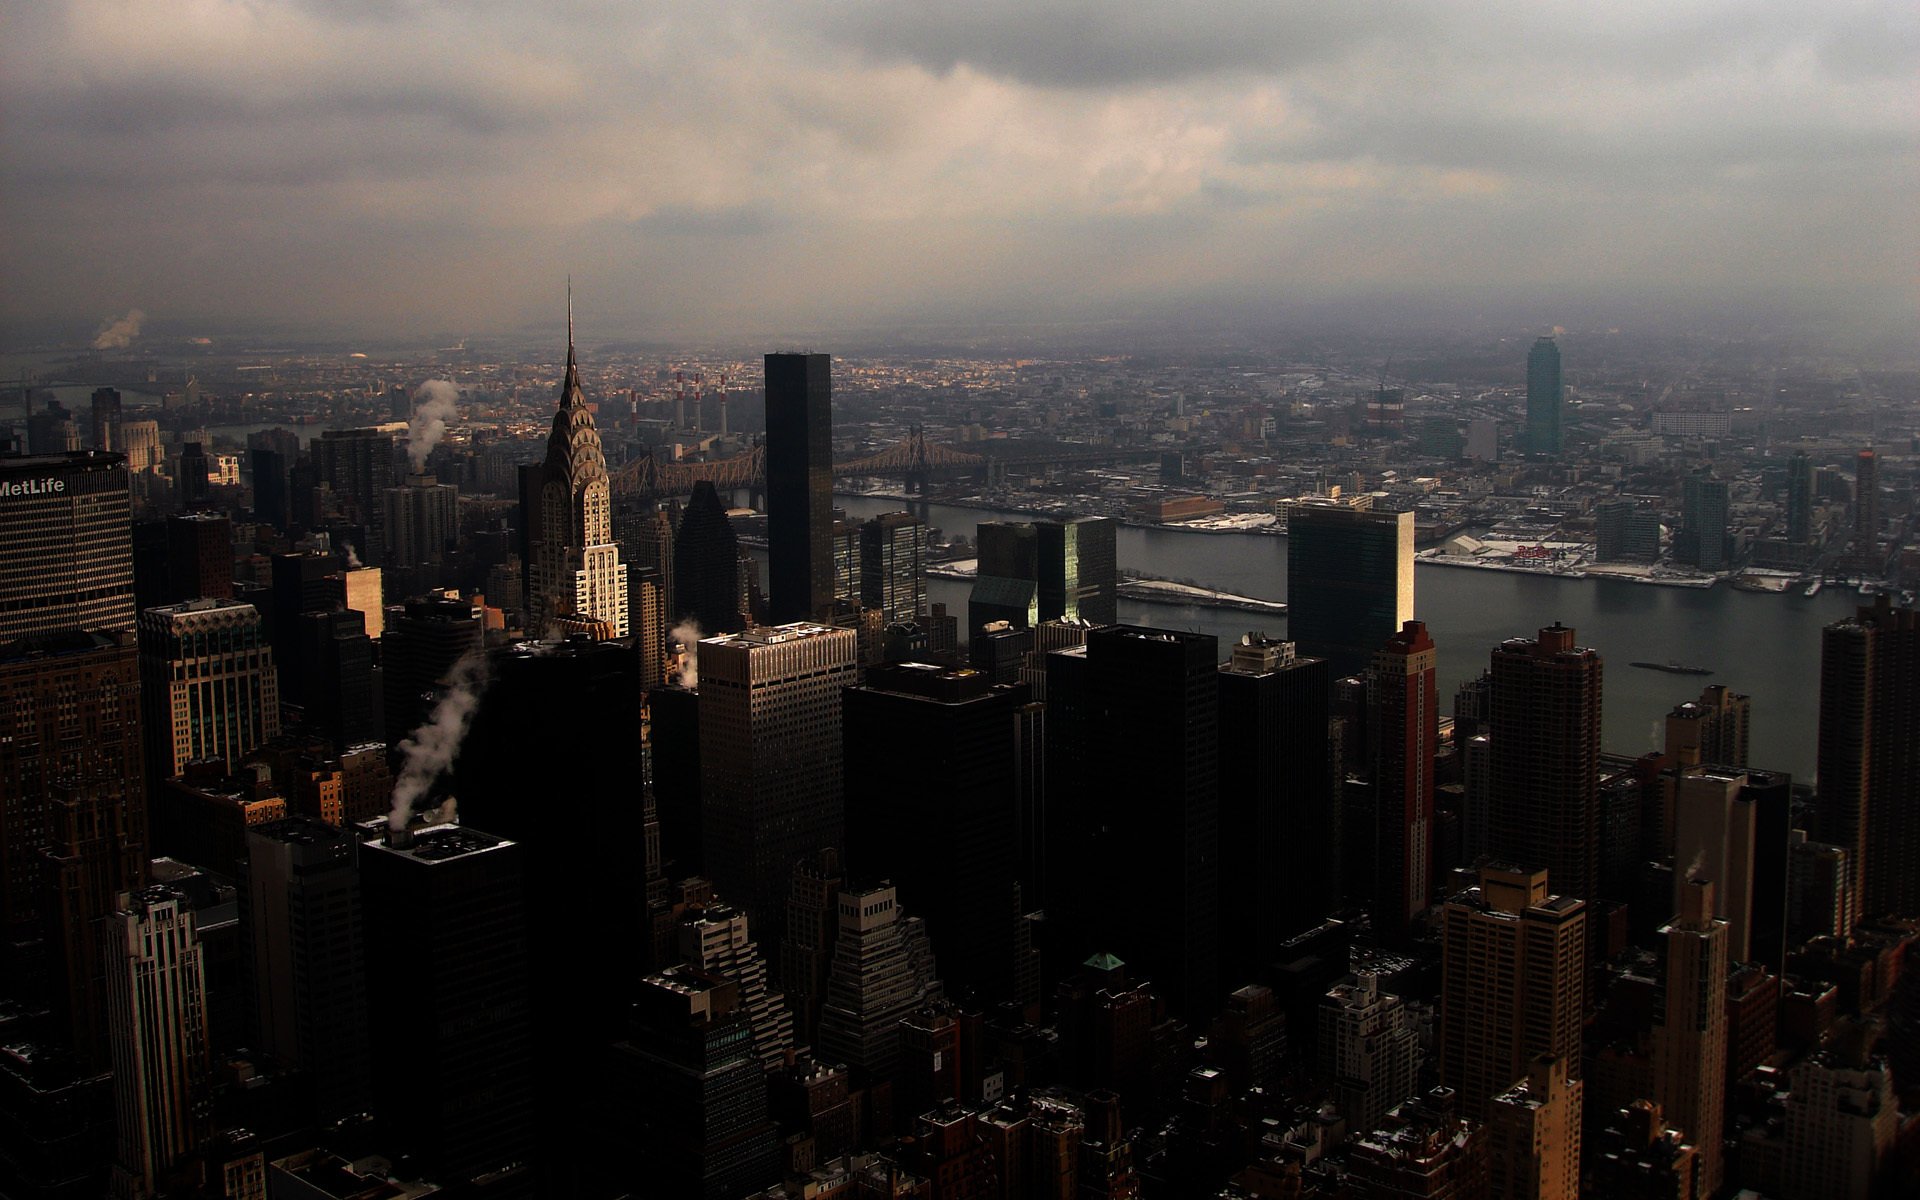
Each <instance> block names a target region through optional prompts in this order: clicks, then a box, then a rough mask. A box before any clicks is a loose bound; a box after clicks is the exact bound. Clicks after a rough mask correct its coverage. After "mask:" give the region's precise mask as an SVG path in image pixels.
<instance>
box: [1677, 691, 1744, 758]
mask: <svg viewBox="0 0 1920 1200" xmlns="http://www.w3.org/2000/svg"><path fill="white" fill-rule="evenodd" d="M1752 709H1753V701H1752V699H1751V698H1750V697H1748V696H1743V695H1740V694H1739V693H1738V692H1735V691H1733V690H1732V689H1731V688H1729V687H1727V686H1726V685H1725V684H1720V683H1714V684H1708V685H1707V687H1706V688H1705V689H1704V690H1703V691H1702V692H1701V693H1700V698H1699V699H1698V700H1690V701H1687V702H1686V703H1683V704H1680V705H1677V706H1675V708H1674V710H1673V711H1672V712H1670V713H1668V714H1667V740H1666V752H1667V754H1668V756H1669V757H1672V758H1674V759H1676V760H1678V761H1679V762H1681V763H1683V764H1686V765H1689V766H1715V767H1744V766H1746V765H1747V725H1748V723H1749V720H1750V714H1751V713H1752Z"/></svg>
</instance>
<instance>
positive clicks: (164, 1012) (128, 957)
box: [107, 885, 212, 1196]
mask: <svg viewBox="0 0 1920 1200" xmlns="http://www.w3.org/2000/svg"><path fill="white" fill-rule="evenodd" d="M107 998H108V1027H109V1029H111V1030H112V1040H113V1077H114V1078H113V1083H114V1087H113V1095H114V1106H115V1109H116V1110H117V1112H118V1118H119V1119H118V1127H119V1139H118V1144H117V1147H116V1149H115V1152H114V1163H113V1194H114V1195H116V1196H152V1195H155V1194H157V1193H158V1192H159V1190H160V1189H161V1187H162V1186H163V1185H164V1184H166V1183H167V1179H166V1176H167V1174H168V1172H170V1171H171V1170H172V1169H173V1168H174V1167H175V1166H176V1165H177V1164H179V1163H180V1161H181V1160H182V1159H184V1158H185V1157H186V1156H187V1155H189V1154H192V1153H193V1152H194V1151H195V1150H197V1149H199V1147H200V1143H201V1141H202V1139H203V1138H205V1136H206V1134H207V1132H208V1124H209V1120H208V1119H209V1117H210V1115H211V1112H212V1105H211V1100H212V1097H211V1094H210V1092H209V1081H208V1078H207V1075H208V1060H207V979H206V967H205V963H204V961H203V957H202V950H201V945H200V938H199V935H198V931H197V929H196V921H195V915H194V909H193V905H192V904H191V903H190V902H189V901H188V899H187V897H186V896H185V895H184V894H182V893H180V892H178V891H175V890H174V889H173V888H170V887H166V886H164V885H162V886H155V887H150V888H144V889H142V890H140V891H137V892H131V893H129V894H128V895H127V896H126V897H125V898H124V901H123V904H122V907H121V910H120V912H119V913H117V914H116V915H115V916H114V917H113V918H112V936H111V937H110V938H109V939H108V941H107Z"/></svg>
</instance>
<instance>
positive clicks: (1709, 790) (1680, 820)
mask: <svg viewBox="0 0 1920 1200" xmlns="http://www.w3.org/2000/svg"><path fill="white" fill-rule="evenodd" d="M1746 783H1747V777H1746V776H1745V775H1741V774H1737V773H1727V772H1719V771H1699V772H1693V773H1688V774H1685V775H1681V776H1680V777H1679V778H1678V779H1677V780H1675V781H1674V784H1675V786H1674V799H1673V805H1674V841H1673V860H1674V863H1675V864H1676V865H1677V867H1678V869H1677V870H1676V871H1675V872H1674V876H1675V878H1674V881H1673V911H1674V912H1676V913H1679V912H1684V911H1685V910H1686V906H1687V904H1688V903H1690V897H1691V896H1692V895H1693V894H1694V891H1695V890H1696V888H1697V883H1696V881H1695V880H1691V879H1689V878H1687V872H1688V871H1689V870H1692V869H1697V870H1698V872H1699V878H1700V879H1704V880H1708V881H1710V882H1711V883H1712V884H1713V891H1712V898H1713V902H1714V907H1713V908H1712V909H1710V910H1709V915H1711V916H1715V917H1719V918H1720V919H1721V920H1722V921H1723V922H1724V923H1725V925H1726V930H1725V933H1726V936H1725V939H1724V940H1725V942H1726V951H1727V954H1728V955H1729V957H1730V960H1731V961H1733V962H1749V961H1751V960H1752V959H1751V949H1752V944H1753V943H1752V935H1753V930H1754V922H1755V907H1754V896H1755V887H1756V880H1755V876H1756V869H1757V863H1756V861H1755V860H1756V852H1757V850H1758V846H1759V842H1760V839H1761V828H1760V806H1759V805H1758V804H1757V803H1756V802H1755V798H1754V797H1751V796H1747V795H1745V794H1744V793H1745V791H1746ZM1782 840H1783V841H1784V834H1783V836H1782ZM1779 868H1780V870H1781V872H1782V874H1783V875H1784V872H1785V868H1786V863H1785V860H1784V857H1783V858H1782V859H1781V861H1780V863H1779ZM1666 1108H1667V1116H1668V1117H1669V1118H1670V1119H1672V1120H1673V1121H1674V1122H1675V1123H1676V1124H1678V1125H1679V1126H1680V1127H1681V1128H1682V1129H1687V1130H1688V1132H1689V1133H1691V1132H1692V1130H1691V1129H1690V1128H1689V1127H1688V1126H1687V1124H1686V1123H1685V1122H1684V1121H1682V1120H1680V1118H1679V1116H1678V1115H1677V1113H1676V1110H1675V1109H1674V1107H1673V1105H1671V1104H1668V1105H1666Z"/></svg>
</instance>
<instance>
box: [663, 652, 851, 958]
mask: <svg viewBox="0 0 1920 1200" xmlns="http://www.w3.org/2000/svg"><path fill="white" fill-rule="evenodd" d="M857 643H858V637H857V635H856V634H855V633H854V631H853V630H851V629H829V628H827V627H825V626H821V625H813V624H808V623H806V622H796V623H793V624H788V625H780V626H775V627H771V628H769V627H764V626H757V627H755V628H752V629H748V630H746V631H745V632H743V633H736V634H725V635H722V636H720V637H713V638H708V639H706V640H705V641H703V642H701V643H700V762H701V775H702V779H701V804H702V806H703V812H702V828H701V841H702V844H703V851H704V857H705V860H706V868H707V873H708V874H709V875H710V876H711V877H712V879H713V882H714V886H715V888H716V889H718V891H719V892H720V894H721V895H723V896H726V897H727V898H728V899H729V900H730V901H732V902H733V903H736V904H738V905H739V906H740V907H742V908H744V909H745V910H746V911H747V915H748V916H749V917H750V918H751V919H752V920H753V923H754V925H755V926H757V927H759V928H763V929H784V928H786V904H787V893H788V882H789V876H790V874H791V872H792V870H793V867H794V865H795V864H796V863H798V862H800V861H801V860H802V859H803V858H805V857H807V856H808V855H810V854H813V853H814V852H816V851H818V850H820V849H822V848H825V847H833V846H839V845H840V844H841V840H842V837H843V833H844V831H843V828H842V812H843V809H842V800H841V761H842V760H841V754H842V746H841V739H840V689H841V688H843V687H845V686H847V685H849V684H851V683H852V682H853V676H854V666H855V661H856V657H857Z"/></svg>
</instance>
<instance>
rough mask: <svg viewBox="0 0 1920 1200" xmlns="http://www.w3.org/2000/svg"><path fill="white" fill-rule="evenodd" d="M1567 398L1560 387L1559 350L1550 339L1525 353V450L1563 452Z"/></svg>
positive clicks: (1543, 340) (1537, 340) (1551, 452)
mask: <svg viewBox="0 0 1920 1200" xmlns="http://www.w3.org/2000/svg"><path fill="white" fill-rule="evenodd" d="M1566 407H1567V398H1566V392H1565V389H1564V388H1563V387H1562V386H1561V383H1560V347H1559V346H1558V345H1556V344H1555V343H1554V340H1553V339H1552V338H1550V337H1543V338H1536V339H1534V343H1533V348H1532V349H1530V350H1528V351H1527V450H1528V451H1529V452H1530V453H1533V454H1558V453H1560V452H1561V451H1562V450H1564V449H1566V430H1565V428H1564V423H1565V420H1566Z"/></svg>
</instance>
